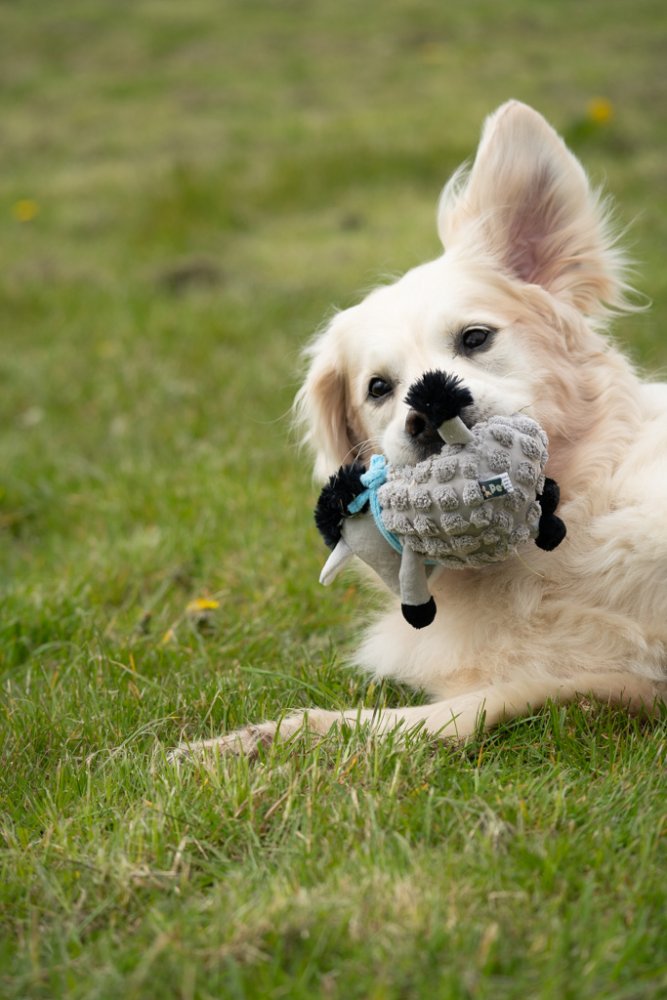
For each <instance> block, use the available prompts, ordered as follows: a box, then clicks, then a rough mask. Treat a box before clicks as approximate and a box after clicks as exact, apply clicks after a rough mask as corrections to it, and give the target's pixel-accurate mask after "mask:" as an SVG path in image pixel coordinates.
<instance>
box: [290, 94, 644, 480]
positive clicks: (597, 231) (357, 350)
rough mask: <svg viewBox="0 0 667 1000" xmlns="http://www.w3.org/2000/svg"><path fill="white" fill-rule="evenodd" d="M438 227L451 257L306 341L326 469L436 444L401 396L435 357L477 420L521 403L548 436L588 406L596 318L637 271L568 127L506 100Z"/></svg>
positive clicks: (412, 455) (314, 426) (306, 414)
mask: <svg viewBox="0 0 667 1000" xmlns="http://www.w3.org/2000/svg"><path fill="white" fill-rule="evenodd" d="M438 228H439V233H440V236H441V239H442V242H443V244H444V246H445V248H446V252H445V253H444V254H443V255H442V256H441V257H439V258H438V259H436V260H434V261H431V262H429V263H427V264H424V265H422V266H421V267H417V268H415V269H413V270H411V271H409V272H408V273H407V274H405V275H404V276H403V277H402V278H401V279H400V280H398V281H396V282H395V283H394V284H391V285H388V286H385V287H380V288H378V289H376V290H375V291H373V292H372V293H371V294H370V295H368V296H367V297H366V298H365V299H364V300H363V301H362V302H361V303H360V304H359V305H357V306H355V307H353V308H351V309H347V310H345V311H344V312H341V313H339V314H338V315H337V316H336V317H335V318H334V320H333V321H332V322H331V323H330V324H329V326H328V327H327V328H326V329H325V330H324V331H323V332H322V333H321V334H320V335H319V336H318V337H317V338H316V339H315V340H314V342H313V343H312V344H311V346H310V347H309V348H308V351H307V356H308V362H309V371H308V375H307V377H306V380H305V383H304V385H303V387H302V389H301V391H300V392H299V395H298V397H297V403H296V407H297V415H298V418H299V419H300V420H301V421H302V423H303V426H304V430H305V438H306V440H307V441H308V442H309V443H310V445H311V446H312V447H313V450H314V452H315V456H316V472H317V474H318V475H320V476H325V475H327V474H329V473H331V472H332V471H334V470H335V469H336V468H337V467H338V466H339V465H340V464H342V463H344V462H351V461H353V460H354V459H357V458H360V459H362V460H367V459H368V457H369V455H370V454H371V453H372V452H373V451H381V452H383V453H384V454H385V455H386V456H387V457H388V458H389V460H390V461H392V462H395V463H414V462H416V461H419V460H421V459H422V458H424V457H425V456H426V455H427V454H428V453H429V451H430V450H433V449H435V448H437V447H438V444H437V441H436V439H435V438H434V437H433V435H428V434H424V433H422V430H423V427H422V426H421V425H420V422H419V421H415V420H414V419H412V418H411V416H410V413H409V407H408V405H407V404H406V402H405V394H406V391H407V389H408V387H409V386H410V384H411V383H412V382H413V381H414V380H415V379H416V378H418V377H419V376H420V375H422V374H423V373H424V372H425V371H428V370H431V369H442V370H444V371H446V372H448V373H452V374H455V375H458V376H460V377H461V379H463V381H464V382H465V384H466V385H467V386H468V387H469V388H470V390H471V391H472V394H473V398H474V404H473V406H471V407H469V408H468V409H467V410H466V411H465V412H464V414H463V417H464V420H466V422H468V423H474V422H475V421H477V420H479V419H483V418H485V417H487V416H489V415H491V414H494V413H498V414H510V413H514V412H516V411H519V410H521V411H524V412H526V413H529V414H531V415H533V416H535V417H536V418H537V419H538V420H539V421H540V422H541V423H542V424H543V426H544V427H545V429H546V430H547V432H548V433H549V435H550V437H551V438H552V443H553V440H558V439H559V438H562V439H563V440H565V439H571V438H572V435H573V433H574V432H573V430H572V427H573V424H576V423H577V421H579V422H580V423H581V424H582V425H583V423H584V421H585V419H586V418H585V410H584V407H585V404H586V402H587V399H586V397H587V396H588V397H590V396H591V392H592V390H591V388H590V386H588V385H587V384H586V372H587V371H590V370H591V361H593V360H594V358H595V356H596V354H597V356H598V357H599V356H601V355H600V352H602V351H604V343H603V341H602V340H601V339H600V337H599V328H600V326H601V324H602V322H603V321H604V319H605V317H606V316H607V315H608V314H609V312H610V311H612V310H613V309H615V308H616V309H617V308H621V307H622V306H623V304H624V302H623V294H624V291H625V289H626V287H627V286H626V285H625V283H624V281H623V265H624V260H623V257H622V255H621V254H620V252H619V251H618V250H617V249H616V247H615V245H614V240H613V238H612V236H611V233H610V226H609V222H608V216H607V213H606V211H605V206H604V204H603V202H602V201H601V199H600V197H599V195H598V194H597V193H596V192H594V191H592V190H591V187H590V185H589V183H588V180H587V178H586V175H585V173H584V171H583V169H582V167H581V165H580V164H579V162H578V160H577V159H576V158H575V157H574V156H573V155H572V154H571V153H570V152H569V151H568V149H567V148H566V146H565V144H564V143H563V141H562V139H560V138H559V136H558V135H557V134H556V133H555V132H554V131H553V129H552V128H551V127H550V126H549V125H548V124H547V122H546V121H545V120H544V119H543V118H542V117H541V116H540V115H539V114H538V113H537V112H535V111H533V110H532V109H531V108H528V107H526V106H525V105H522V104H519V103H517V102H510V103H509V104H505V105H503V106H502V107H501V108H500V109H499V110H498V111H496V112H495V114H493V115H492V116H491V117H490V118H489V119H488V120H487V122H486V124H485V127H484V130H483V134H482V139H481V142H480V145H479V149H478V151H477V155H476V158H475V160H474V163H473V164H472V167H471V168H470V169H469V170H468V169H462V170H460V171H459V172H458V173H457V174H456V175H455V176H454V177H453V178H452V180H451V181H450V182H449V183H448V184H447V186H446V187H445V189H444V191H443V194H442V197H441V200H440V205H439V210H438ZM588 401H590V398H589V400H588Z"/></svg>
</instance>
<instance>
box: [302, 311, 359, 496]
mask: <svg viewBox="0 0 667 1000" xmlns="http://www.w3.org/2000/svg"><path fill="white" fill-rule="evenodd" d="M338 324H339V320H338V317H336V318H335V319H334V320H333V322H332V323H331V324H330V325H329V327H328V328H327V329H326V330H325V331H324V333H322V334H320V335H319V336H318V337H317V338H316V339H315V340H314V341H313V343H312V344H311V345H310V346H309V347H308V348H307V351H306V357H307V359H308V364H309V367H308V372H307V375H306V378H305V381H304V383H303V385H302V386H301V389H300V390H299V392H298V393H297V396H296V399H295V401H294V415H295V422H296V424H297V425H299V426H300V427H301V428H303V442H304V444H306V445H308V446H309V447H310V448H311V449H312V451H313V453H314V456H315V476H316V477H317V478H318V479H319V480H322V481H323V480H325V479H326V478H327V476H329V475H331V473H332V472H334V471H335V470H336V469H337V468H338V467H339V466H340V465H344V464H346V463H350V462H353V461H354V460H355V458H356V457H357V448H356V445H357V444H358V436H357V435H356V434H355V433H354V431H353V430H352V427H351V420H350V416H349V414H350V403H349V388H348V380H347V376H346V374H345V370H344V367H343V363H342V359H341V357H340V354H339V350H340V341H339V338H338V336H337V330H338Z"/></svg>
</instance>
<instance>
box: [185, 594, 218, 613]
mask: <svg viewBox="0 0 667 1000" xmlns="http://www.w3.org/2000/svg"><path fill="white" fill-rule="evenodd" d="M219 607H220V601H214V600H213V599H212V598H210V597H197V598H196V600H194V601H190V603H189V604H188V606H187V608H186V609H185V610H186V611H187V613H188V614H189V615H197V614H200V613H201V612H202V611H215V609H216V608H219Z"/></svg>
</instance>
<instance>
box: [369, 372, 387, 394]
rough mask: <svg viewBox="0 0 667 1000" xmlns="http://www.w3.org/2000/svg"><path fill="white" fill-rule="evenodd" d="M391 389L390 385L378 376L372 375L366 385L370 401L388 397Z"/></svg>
mask: <svg viewBox="0 0 667 1000" xmlns="http://www.w3.org/2000/svg"><path fill="white" fill-rule="evenodd" d="M392 389H393V387H392V385H391V383H389V382H387V380H386V379H384V378H380V376H379V375H374V376H373V378H372V379H371V380H370V382H369V383H368V395H369V396H370V398H371V399H382V397H383V396H388V395H389V393H390V392H392Z"/></svg>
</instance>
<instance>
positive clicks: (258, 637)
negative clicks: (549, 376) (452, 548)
mask: <svg viewBox="0 0 667 1000" xmlns="http://www.w3.org/2000/svg"><path fill="white" fill-rule="evenodd" d="M666 37H667V8H666V7H665V5H664V2H662V0H660V2H659V0H639V2H637V3H634V4H630V3H628V2H627V0H625V2H621V0H609V2H608V3H606V4H605V5H599V4H592V3H591V4H583V3H578V2H576V3H575V2H574V0H563V2H560V3H556V2H555V0H531V2H528V0H512V2H511V3H508V4H497V3H492V2H491V0H474V2H471V3H469V4H465V5H463V4H462V5H454V4H445V3H443V2H442V0H415V2H409V0H387V2H384V3H380V2H373V0H369V2H367V3H365V4H358V3H353V2H352V0H338V2H336V3H325V2H324V0H322V2H320V3H315V2H313V3H310V4H308V3H306V2H305V0H282V2H280V3H278V2H275V0H219V2H214V0H189V2H188V3H176V2H175V0H163V2H158V0H134V2H132V3H130V2H127V0H117V2H115V3H111V2H108V3H104V2H102V0H98V2H97V3H95V2H94V0H88V2H84V0H61V2H60V3H58V4H39V3H37V2H36V0H16V2H14V3H10V2H5V3H2V4H0V322H1V334H0V336H1V338H2V341H1V344H2V347H1V350H0V378H1V387H0V415H1V417H0V546H1V547H0V552H1V559H2V563H1V583H0V586H1V588H2V589H1V591H0V593H1V595H2V596H1V599H0V675H1V682H2V688H1V695H0V709H1V711H0V757H1V770H0V850H1V852H2V853H1V868H0V996H2V997H3V998H5V997H6V998H8V1000H9V998H12V1000H17V998H57V997H64V996H66V997H68V998H69V997H72V998H86V1000H88V998H99V1000H114V998H123V1000H134V998H171V997H174V998H183V1000H195V998H197V1000H198V998H202V1000H204V998H210V1000H213V998H227V997H231V998H254V997H263V998H265V997H270V998H276V1000H277V998H304V1000H305V998H312V997H323V998H341V1000H343V998H344V1000H350V998H360V1000H362V998H363V1000H365V998H373V1000H393V998H397V1000H398V998H405V1000H409V998H412V997H429V998H430V997H437V998H450V997H451V998H473V997H474V998H478V997H479V998H490V1000H491V998H493V1000H495V998H510V997H511V998H517V1000H524V998H528V997H530V998H533V997H535V998H553V1000H561V998H572V1000H579V998H590V1000H594V998H595V1000H597V998H604V1000H638V998H645V1000H649V998H650V1000H653V998H657V997H667V906H666V904H667V877H666V863H667V804H666V803H667V799H666V796H665V755H666V750H667V729H666V726H665V720H664V719H663V720H662V721H653V722H650V723H649V722H639V721H635V720H628V719H627V718H626V717H625V716H624V715H623V714H622V713H621V712H617V711H614V710H611V709H608V708H600V707H595V706H590V705H575V706H572V707H570V708H567V709H556V708H549V707H547V708H546V709H545V710H544V711H542V712H540V713H539V714H537V715H536V716H535V717H534V718H530V719H525V720H520V721H518V722H515V723H512V724H511V725H509V724H508V725H506V726H505V727H503V728H501V729H499V730H498V731H496V732H494V733H493V734H491V735H488V736H485V737H480V738H479V739H478V740H477V741H476V742H474V743H472V744H471V745H469V746H468V747H466V748H465V749H452V748H443V747H438V746H434V745H433V744H432V743H430V742H429V741H428V740H426V739H423V738H421V739H420V738H416V737H415V738H414V739H413V740H412V741H411V743H410V746H409V747H408V750H407V752H406V751H405V750H398V749H397V748H395V747H393V746H392V744H391V743H386V744H383V745H379V744H377V743H375V742H373V741H369V740H366V739H365V738H364V737H363V736H362V735H359V734H354V733H346V734H343V735H342V736H341V737H340V738H332V739H330V740H326V741H324V742H323V743H322V744H321V745H319V746H318V747H317V748H316V749H309V748H308V747H306V746H305V745H304V746H301V747H298V748H297V750H296V752H294V753H293V754H292V755H288V754H287V753H286V752H285V750H284V749H280V748H276V749H273V750H271V751H270V752H267V755H266V756H265V757H264V758H263V759H261V760H260V761H258V762H256V763H254V764H249V763H248V762H247V761H245V760H225V761H222V762H220V765H219V767H213V768H209V769H205V768H203V767H201V766H196V765H195V766H192V767H186V768H182V769H181V770H180V771H179V770H178V769H177V768H176V767H175V766H173V765H170V764H169V763H168V762H167V760H166V751H167V750H168V748H169V747H171V746H173V745H174V744H175V743H176V742H177V741H178V739H179V738H180V736H181V735H182V734H183V735H186V736H187V737H188V738H193V739H194V738H197V737H204V736H208V735H214V734H216V733H218V732H221V731H222V730H224V729H226V728H229V727H232V726H236V725H240V724H242V723H245V722H248V721H257V720H259V719H261V718H266V717H274V716H275V715H276V714H277V713H280V712H281V711H283V710H284V709H286V708H290V707H298V706H307V705H309V704H319V705H322V706H323V707H340V706H343V705H345V706H349V705H350V704H355V703H359V704H362V703H363V704H369V705H372V704H375V703H381V702H383V701H388V700H393V701H394V702H399V701H400V702H402V703H408V702H409V701H410V700H411V699H415V698H418V697H419V695H418V694H414V693H410V692H407V691H402V690H400V689H397V688H395V689H391V690H390V689H389V688H388V687H377V686H375V685H374V684H373V683H372V682H371V681H370V680H369V679H367V678H363V677H361V676H359V675H357V674H355V673H354V671H353V670H351V669H350V668H349V667H347V666H345V664H344V662H343V657H342V654H341V652H340V651H341V650H343V649H345V648H350V644H351V642H352V638H353V636H354V631H355V628H356V622H357V619H358V615H359V611H360V609H361V608H364V607H366V606H368V605H369V603H370V601H371V598H370V596H369V595H367V594H366V593H364V592H363V591H361V590H360V589H358V588H356V587H355V586H353V585H351V584H350V585H349V586H348V587H347V588H346V587H345V586H340V587H338V588H335V591H331V592H324V591H322V590H321V588H320V587H319V585H318V583H317V577H318V573H319V568H320V564H321V561H322V558H323V551H322V547H321V545H320V543H319V540H318V538H317V537H316V533H315V529H314V527H313V526H312V523H311V514H310V511H311V508H312V505H313V502H314V499H315V492H316V490H315V487H314V486H313V485H312V483H311V480H310V473H309V469H308V468H307V465H306V462H305V458H304V457H303V456H300V455H299V454H298V453H297V451H296V450H295V449H294V447H293V443H291V442H290V431H289V418H288V411H289V407H290V403H291V399H292V397H293V394H294V391H295V388H296V386H297V385H298V380H299V351H300V349H301V347H302V345H303V344H304V343H305V341H306V340H307V338H308V337H309V336H310V334H311V333H312V331H313V330H315V329H316V327H317V326H318V324H319V323H321V322H322V320H323V319H324V318H325V317H326V316H327V315H328V314H329V313H330V310H331V309H332V307H333V306H334V305H337V306H340V305H345V304H348V303H350V302H352V301H353V300H354V299H355V297H357V296H358V295H359V294H361V292H362V291H363V290H364V289H365V288H367V287H368V286H369V285H371V284H372V283H373V282H375V281H377V280H379V279H382V278H384V277H386V276H387V275H389V274H394V273H399V272H400V271H401V270H403V269H405V268H406V267H409V266H411V265H413V264H416V263H419V262H420V261H422V260H424V259H427V258H428V257H429V256H434V255H435V254H436V253H437V252H438V246H437V242H436V238H435V230H434V211H435V204H436V200H437V196H438V193H439V189H440V186H441V184H442V183H443V182H444V181H445V179H446V178H447V176H448V175H449V173H450V172H451V170H452V169H453V168H454V167H455V166H457V165H458V164H459V163H460V162H461V160H462V159H464V158H465V157H467V156H469V155H470V154H471V153H472V152H473V150H474V146H475V143H476V140H477V136H478V132H479V128H480V125H481V121H482V118H483V116H484V115H485V114H487V113H488V112H489V111H491V110H492V109H493V108H494V107H495V106H496V105H497V104H499V103H500V102H501V101H502V100H505V99H506V98H508V97H511V96H514V97H518V98H521V99H523V100H526V101H528V102H530V103H533V104H534V105H535V106H537V107H538V108H539V109H540V110H541V111H542V112H543V113H545V114H546V115H547V116H548V117H549V118H550V119H551V120H552V121H553V123H554V124H555V125H556V127H558V128H559V129H560V130H561V131H562V132H563V133H564V134H565V135H566V136H568V137H569V139H570V140H571V143H572V145H573V147H574V149H575V150H576V152H577V153H578V154H579V155H580V156H581V158H582V159H583V161H584V162H585V164H586V165H587V167H588V168H589V170H590V172H591V174H592V176H593V178H594V179H595V180H596V181H605V182H606V185H607V188H608V189H609V191H610V192H611V193H612V194H613V195H614V197H615V198H616V200H617V203H618V214H619V219H620V220H621V222H622V223H623V224H624V225H626V226H628V237H627V240H628V242H629V244H630V247H631V250H632V253H633V255H634V257H635V259H636V260H637V273H638V277H637V285H638V287H639V289H640V291H641V292H642V293H644V294H646V295H648V296H650V297H651V298H652V299H653V308H652V310H651V311H649V312H646V313H643V314H638V315H634V316H632V317H630V318H628V319H625V320H623V321H622V322H621V323H619V324H618V325H617V327H616V335H617V336H618V338H619V339H620V340H621V341H622V342H623V343H624V344H626V345H627V347H628V348H629V350H630V351H631V353H632V354H633V356H634V357H635V359H636V360H637V361H638V363H640V364H642V365H644V366H646V367H647V368H649V369H651V370H657V369H659V368H660V367H664V366H665V365H667V335H666V334H665V332H664V330H665V326H666V324H667V272H666V270H665V267H664V248H665V245H666V242H667V189H666V188H665V184H664V179H665V158H666V155H667V120H666V119H665V114H664V109H665V106H666V105H667V70H666V69H665V38H666ZM594 99H604V101H607V102H610V106H611V110H612V112H613V114H612V116H611V118H610V120H607V121H601V122H596V121H595V120H594V116H591V110H590V102H591V101H592V100H594ZM602 117H604V115H603V116H602ZM195 602H199V604H196V603H195ZM207 602H208V605H210V606H208V605H207Z"/></svg>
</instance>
